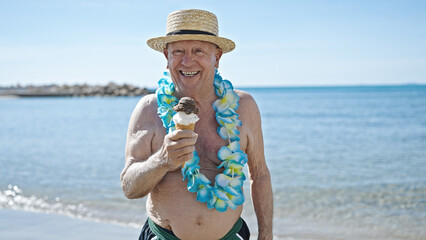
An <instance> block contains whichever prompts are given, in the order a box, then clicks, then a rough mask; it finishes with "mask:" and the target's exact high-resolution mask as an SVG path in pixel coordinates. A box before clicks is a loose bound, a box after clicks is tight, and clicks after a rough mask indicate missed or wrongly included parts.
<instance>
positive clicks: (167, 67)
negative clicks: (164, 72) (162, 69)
mask: <svg viewBox="0 0 426 240" xmlns="http://www.w3.org/2000/svg"><path fill="white" fill-rule="evenodd" d="M163 54H164V56H165V57H166V59H167V66H166V69H169V50H167V48H165V49H164V50H163Z"/></svg>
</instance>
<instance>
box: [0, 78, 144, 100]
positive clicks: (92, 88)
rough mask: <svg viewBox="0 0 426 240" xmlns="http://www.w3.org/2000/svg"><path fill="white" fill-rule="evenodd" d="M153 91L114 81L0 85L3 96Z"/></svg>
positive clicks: (137, 93) (49, 95)
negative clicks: (73, 83)
mask: <svg viewBox="0 0 426 240" xmlns="http://www.w3.org/2000/svg"><path fill="white" fill-rule="evenodd" d="M150 93H153V92H152V91H151V90H148V89H147V88H139V87H136V86H134V85H129V84H121V85H119V84H115V83H113V82H111V83H108V84H107V85H104V86H102V85H88V84H75V85H66V84H64V85H57V84H50V85H41V86H34V85H28V86H20V85H17V86H12V87H0V96H2V97H9V96H10V97H89V96H94V97H118V96H143V95H147V94H150Z"/></svg>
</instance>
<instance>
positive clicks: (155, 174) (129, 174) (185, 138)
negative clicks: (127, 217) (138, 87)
mask: <svg viewBox="0 0 426 240" xmlns="http://www.w3.org/2000/svg"><path fill="white" fill-rule="evenodd" d="M156 112H157V104H156V98H155V95H148V96H145V97H143V98H142V99H141V100H140V101H139V103H138V104H137V106H136V108H135V110H134V111H133V113H132V116H131V118H130V122H129V128H128V133H127V142H126V162H125V167H124V169H123V171H122V173H121V186H122V189H123V192H124V195H125V196H126V197H127V198H132V199H133V198H141V197H144V196H146V195H147V194H148V193H150V192H151V191H152V189H153V188H154V187H155V186H156V185H157V184H158V182H160V181H161V179H162V178H163V177H164V175H166V173H167V172H169V171H174V170H176V169H178V168H179V166H181V165H182V163H184V162H185V161H187V160H189V159H191V158H192V152H193V151H194V149H195V148H194V144H195V142H196V140H197V135H196V134H195V133H193V132H192V131H174V132H172V133H170V134H167V135H166V136H165V137H164V140H163V143H162V146H161V148H160V150H159V151H156V149H154V146H153V141H154V137H155V135H156V134H165V129H164V128H163V126H162V125H161V122H159V119H158V116H157V113H156ZM157 137H158V136H157ZM155 151H156V152H155Z"/></svg>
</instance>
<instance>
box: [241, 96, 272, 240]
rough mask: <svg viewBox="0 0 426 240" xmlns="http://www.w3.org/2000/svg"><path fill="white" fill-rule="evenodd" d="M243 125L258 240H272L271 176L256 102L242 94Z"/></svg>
mask: <svg viewBox="0 0 426 240" xmlns="http://www.w3.org/2000/svg"><path fill="white" fill-rule="evenodd" d="M241 99H244V105H243V103H242V104H241V107H243V109H242V110H243V111H244V112H246V114H245V116H246V118H245V120H244V122H243V124H245V125H246V126H247V127H248V134H247V149H246V153H247V155H248V169H249V175H250V190H251V196H252V200H253V205H254V210H255V212H256V217H257V224H258V231H259V235H258V239H272V237H273V234H272V218H273V196H272V186H271V176H270V173H269V169H268V166H267V165H266V161H265V154H264V146H263V134H262V128H261V117H260V112H259V109H258V107H257V104H256V102H255V101H254V99H253V98H252V97H251V96H250V95H249V94H244V95H243V98H241Z"/></svg>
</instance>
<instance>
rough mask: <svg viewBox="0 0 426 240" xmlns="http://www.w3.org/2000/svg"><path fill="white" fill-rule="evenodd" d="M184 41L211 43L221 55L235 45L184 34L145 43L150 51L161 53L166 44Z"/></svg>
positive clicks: (225, 41)
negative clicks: (221, 52)
mask: <svg viewBox="0 0 426 240" xmlns="http://www.w3.org/2000/svg"><path fill="white" fill-rule="evenodd" d="M185 40H198V41H205V42H211V43H214V44H216V45H217V46H218V47H219V48H220V49H222V51H223V53H227V52H230V51H232V50H234V48H235V43H234V42H233V41H232V40H230V39H227V38H223V37H217V36H210V35H204V34H184V35H171V36H164V37H157V38H151V39H149V40H148V41H147V42H146V43H147V44H148V46H149V47H151V48H152V49H154V50H156V51H159V52H163V51H164V49H165V48H166V46H167V44H168V43H172V42H177V41H185Z"/></svg>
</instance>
